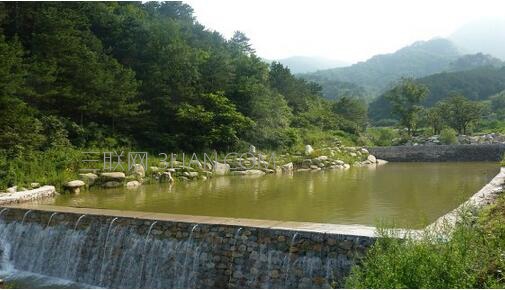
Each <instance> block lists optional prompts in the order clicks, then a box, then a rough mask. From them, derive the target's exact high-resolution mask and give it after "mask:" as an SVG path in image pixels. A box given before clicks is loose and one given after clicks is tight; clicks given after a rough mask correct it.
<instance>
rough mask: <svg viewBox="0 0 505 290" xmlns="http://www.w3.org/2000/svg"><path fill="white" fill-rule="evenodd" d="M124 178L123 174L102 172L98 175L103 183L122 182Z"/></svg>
mask: <svg viewBox="0 0 505 290" xmlns="http://www.w3.org/2000/svg"><path fill="white" fill-rule="evenodd" d="M125 178H126V175H125V174H124V173H123V172H104V173H101V174H100V179H102V180H103V181H105V182H106V181H116V182H122V181H123V180H124V179H125Z"/></svg>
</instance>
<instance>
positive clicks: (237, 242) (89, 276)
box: [0, 208, 375, 288]
mask: <svg viewBox="0 0 505 290" xmlns="http://www.w3.org/2000/svg"><path fill="white" fill-rule="evenodd" d="M82 210H83V209H81V212H80V213H69V212H60V213H56V214H54V213H53V212H51V211H44V210H31V211H29V212H28V210H27V209H22V208H8V209H7V210H4V212H3V213H2V214H0V220H1V221H0V225H2V223H4V232H8V231H9V237H10V239H11V241H10V243H11V245H10V247H11V248H13V249H16V250H17V251H18V252H15V253H13V252H11V253H10V255H11V257H10V260H12V263H13V264H14V267H15V268H21V270H27V271H33V272H42V273H40V274H46V275H52V276H57V277H61V278H66V279H71V280H77V282H80V283H85V284H87V285H94V286H100V287H113V288H118V287H119V288H122V287H126V288H158V287H161V288H180V287H182V288H216V287H217V288H299V287H302V288H329V287H338V286H342V283H343V277H344V276H345V275H346V274H347V273H348V272H349V270H350V267H351V266H352V265H353V264H354V263H355V262H356V259H357V258H358V257H360V256H362V255H364V253H365V252H366V249H367V248H368V247H369V246H370V245H371V244H372V243H373V241H374V239H375V238H374V237H372V236H361V235H354V234H349V235H347V234H345V235H343V234H335V233H325V232H314V231H299V230H289V229H273V228H266V227H265V228H263V227H253V226H237V225H225V224H219V223H217V224H211V223H198V224H197V223H185V222H177V221H164V220H156V218H155V217H153V218H152V219H151V218H149V219H147V218H130V217H121V216H120V215H118V216H116V217H114V216H105V215H99V214H94V213H91V214H86V215H82ZM0 211H1V208H0ZM51 216H52V217H51ZM80 217H81V219H80V220H79V222H78V219H79V218H80ZM113 219H115V220H114V221H113ZM111 222H112V223H111ZM246 224H247V223H246ZM9 225H10V226H11V227H10V228H12V229H10V230H9ZM111 225H112V226H111ZM149 229H151V231H150V232H149ZM0 232H1V227H0ZM148 232H149V233H150V234H149V235H148ZM18 239H19V240H18ZM7 240H8V239H7ZM13 244H16V246H13ZM36 247H40V249H34V248H36ZM52 247H54V249H52ZM1 251H2V248H1V245H0V253H1ZM31 251H34V255H37V256H38V258H37V259H34V258H33V257H31V258H30V257H28V256H29V255H30V254H29V253H28V252H31ZM52 251H54V253H53V252H52ZM66 251H68V253H67V252H66ZM46 252H47V253H46ZM102 253H103V255H102ZM20 255H26V256H27V257H26V258H25V257H23V256H20ZM60 256H61V258H59V257H60ZM97 256H98V257H97ZM31 259H33V260H31ZM59 259H61V260H62V261H59ZM100 259H102V260H100ZM0 260H2V259H0ZM100 261H101V262H100ZM129 261H130V262H129ZM37 263H43V264H41V265H37ZM62 265H64V266H62ZM139 265H141V266H139ZM137 267H138V268H137ZM98 269H99V270H100V271H98ZM61 273H65V274H64V275H63V274H61Z"/></svg>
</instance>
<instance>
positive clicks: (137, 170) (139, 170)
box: [132, 164, 146, 178]
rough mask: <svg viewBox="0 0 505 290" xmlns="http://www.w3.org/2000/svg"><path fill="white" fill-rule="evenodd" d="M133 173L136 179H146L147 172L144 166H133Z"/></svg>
mask: <svg viewBox="0 0 505 290" xmlns="http://www.w3.org/2000/svg"><path fill="white" fill-rule="evenodd" d="M132 172H133V176H135V178H144V177H146V171H145V169H144V166H142V165H141V164H135V165H133V168H132Z"/></svg>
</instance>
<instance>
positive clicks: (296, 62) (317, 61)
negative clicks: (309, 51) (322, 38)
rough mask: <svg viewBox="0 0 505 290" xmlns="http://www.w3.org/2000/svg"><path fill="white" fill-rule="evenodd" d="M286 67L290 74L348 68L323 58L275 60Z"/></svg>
mask: <svg viewBox="0 0 505 290" xmlns="http://www.w3.org/2000/svg"><path fill="white" fill-rule="evenodd" d="M276 61H278V62H280V63H281V64H283V65H284V66H287V67H288V68H289V69H290V70H291V72H292V73H294V74H299V73H310V72H315V71H318V70H322V69H329V68H336V67H343V66H348V65H349V63H348V62H345V61H341V60H335V59H328V58H323V57H310V56H292V57H288V58H283V59H279V60H276Z"/></svg>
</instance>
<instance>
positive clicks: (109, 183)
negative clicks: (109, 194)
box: [103, 181, 123, 188]
mask: <svg viewBox="0 0 505 290" xmlns="http://www.w3.org/2000/svg"><path fill="white" fill-rule="evenodd" d="M121 186H123V183H121V182H119V181H107V182H106V183H104V184H103V187H105V188H113V187H121Z"/></svg>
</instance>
